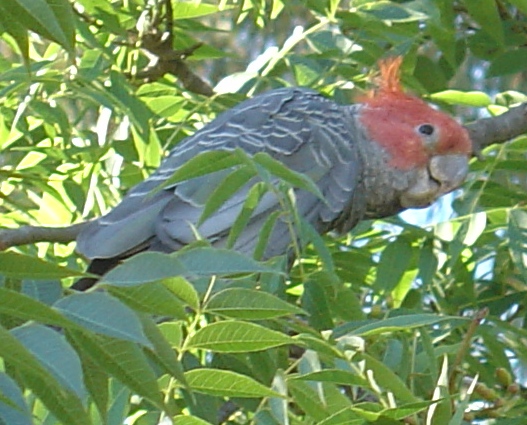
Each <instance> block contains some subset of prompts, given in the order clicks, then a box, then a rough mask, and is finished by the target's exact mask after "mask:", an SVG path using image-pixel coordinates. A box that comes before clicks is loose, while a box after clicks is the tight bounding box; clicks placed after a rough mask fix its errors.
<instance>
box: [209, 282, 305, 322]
mask: <svg viewBox="0 0 527 425" xmlns="http://www.w3.org/2000/svg"><path fill="white" fill-rule="evenodd" d="M205 309H206V310H207V311H210V312H213V313H218V314H221V315H223V316H228V317H233V318H237V319H249V320H263V319H271V318H273V317H280V316H286V315H290V314H307V313H306V312H305V311H304V310H302V309H301V308H298V307H296V306H294V305H292V304H290V303H288V302H285V301H283V300H281V299H280V298H278V297H275V296H274V295H271V294H269V293H266V292H262V291H255V290H252V289H245V288H229V289H225V290H223V291H221V292H218V293H217V294H215V295H214V296H213V297H212V298H211V299H210V301H209V302H208V303H207V305H206V306H205Z"/></svg>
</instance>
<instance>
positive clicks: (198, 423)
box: [172, 415, 212, 425]
mask: <svg viewBox="0 0 527 425" xmlns="http://www.w3.org/2000/svg"><path fill="white" fill-rule="evenodd" d="M172 419H173V421H174V424H177V425H212V424H211V423H210V422H207V421H204V420H203V419H200V418H198V417H196V416H191V415H176V416H174V417H173V418H172Z"/></svg>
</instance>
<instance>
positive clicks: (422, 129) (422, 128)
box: [417, 124, 434, 136]
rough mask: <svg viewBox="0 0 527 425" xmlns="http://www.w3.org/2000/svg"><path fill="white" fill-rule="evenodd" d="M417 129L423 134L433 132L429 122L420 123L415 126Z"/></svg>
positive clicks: (429, 134) (426, 134) (428, 134)
mask: <svg viewBox="0 0 527 425" xmlns="http://www.w3.org/2000/svg"><path fill="white" fill-rule="evenodd" d="M417 131H418V132H419V133H421V134H424V135H425V136H431V135H432V134H434V126H433V125H431V124H421V125H420V126H419V127H417Z"/></svg>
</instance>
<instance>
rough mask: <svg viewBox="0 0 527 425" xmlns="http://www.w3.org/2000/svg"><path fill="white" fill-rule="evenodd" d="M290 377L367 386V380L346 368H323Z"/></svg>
mask: <svg viewBox="0 0 527 425" xmlns="http://www.w3.org/2000/svg"><path fill="white" fill-rule="evenodd" d="M292 379H295V380H300V381H315V382H332V383H334V384H338V385H360V386H361V387H368V386H369V385H368V381H366V379H364V378H363V377H361V376H358V375H356V374H354V373H352V372H349V371H347V370H340V369H325V370H321V371H317V372H311V373H306V374H305V375H297V376H294V377H293V378H292Z"/></svg>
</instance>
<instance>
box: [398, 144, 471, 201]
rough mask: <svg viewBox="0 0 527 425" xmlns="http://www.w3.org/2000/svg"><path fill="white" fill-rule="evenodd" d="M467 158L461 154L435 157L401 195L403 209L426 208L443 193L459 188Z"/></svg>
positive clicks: (466, 171) (465, 170)
mask: <svg viewBox="0 0 527 425" xmlns="http://www.w3.org/2000/svg"><path fill="white" fill-rule="evenodd" d="M468 160H469V157H468V156H467V155H463V154H455V155H437V156H434V157H432V158H431V159H430V162H429V163H428V168H421V169H420V170H419V171H418V173H417V174H416V175H415V177H416V179H415V180H414V183H413V184H412V185H411V186H410V187H408V188H407V190H406V191H405V192H404V193H403V194H402V195H401V205H402V206H403V207H404V208H422V207H427V206H428V205H430V204H431V203H432V202H434V201H435V200H436V199H437V198H439V197H440V196H441V195H444V194H445V193H448V192H451V191H452V190H454V189H456V188H458V187H459V186H461V184H462V183H463V181H464V180H465V177H466V176H467V173H468Z"/></svg>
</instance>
